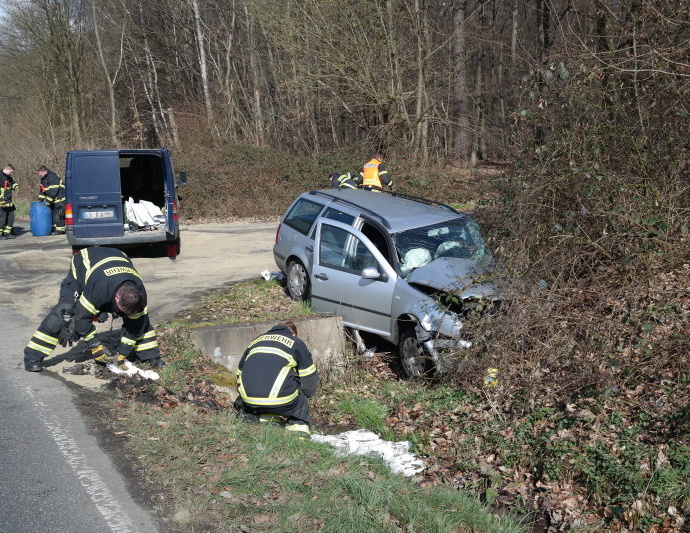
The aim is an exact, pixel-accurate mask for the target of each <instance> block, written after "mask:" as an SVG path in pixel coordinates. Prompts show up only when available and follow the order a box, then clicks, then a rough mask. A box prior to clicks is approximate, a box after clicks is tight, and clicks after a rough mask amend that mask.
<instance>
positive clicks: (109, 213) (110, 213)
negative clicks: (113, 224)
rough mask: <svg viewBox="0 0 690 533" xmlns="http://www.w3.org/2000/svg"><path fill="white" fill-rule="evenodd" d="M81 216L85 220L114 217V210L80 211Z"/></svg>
mask: <svg viewBox="0 0 690 533" xmlns="http://www.w3.org/2000/svg"><path fill="white" fill-rule="evenodd" d="M81 217H82V218H83V219H86V220H94V219H100V218H115V210H113V209H107V210H105V211H82V212H81Z"/></svg>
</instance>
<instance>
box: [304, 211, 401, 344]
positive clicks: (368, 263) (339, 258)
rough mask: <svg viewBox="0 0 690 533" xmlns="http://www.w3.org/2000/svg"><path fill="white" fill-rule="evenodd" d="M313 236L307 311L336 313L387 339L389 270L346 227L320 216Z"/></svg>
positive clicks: (378, 255) (391, 278) (391, 282)
mask: <svg viewBox="0 0 690 533" xmlns="http://www.w3.org/2000/svg"><path fill="white" fill-rule="evenodd" d="M315 236H316V239H315V247H316V251H317V253H316V254H315V255H314V265H313V267H312V271H311V275H310V281H311V305H312V309H313V310H314V311H316V312H321V313H333V314H336V315H340V316H341V317H342V318H343V322H344V323H345V324H346V325H347V326H351V327H356V328H358V329H362V330H364V331H370V332H372V333H376V334H377V335H381V336H383V337H390V334H391V331H390V330H391V305H392V298H393V291H394V288H395V283H396V280H397V274H396V273H395V271H394V270H393V268H392V267H391V266H390V265H389V264H388V263H387V262H386V260H385V259H384V257H383V255H381V252H379V251H378V249H377V248H376V247H375V246H374V244H373V243H372V242H371V241H370V240H369V239H368V238H367V237H365V236H364V235H363V234H362V233H361V232H360V231H358V230H356V229H354V228H353V227H352V226H349V225H346V224H343V223H341V222H336V221H334V220H324V219H320V220H319V222H318V225H317V228H316V235H315Z"/></svg>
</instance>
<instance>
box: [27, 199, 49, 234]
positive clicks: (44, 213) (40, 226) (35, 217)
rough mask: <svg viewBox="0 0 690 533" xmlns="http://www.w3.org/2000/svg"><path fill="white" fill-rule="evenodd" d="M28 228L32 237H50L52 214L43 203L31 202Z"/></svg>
mask: <svg viewBox="0 0 690 533" xmlns="http://www.w3.org/2000/svg"><path fill="white" fill-rule="evenodd" d="M29 226H30V227H31V233H32V234H33V236H34V237H45V236H46V235H50V231H51V230H52V229H53V213H52V211H51V210H50V207H48V206H47V205H46V204H45V203H44V202H31V207H30V208H29Z"/></svg>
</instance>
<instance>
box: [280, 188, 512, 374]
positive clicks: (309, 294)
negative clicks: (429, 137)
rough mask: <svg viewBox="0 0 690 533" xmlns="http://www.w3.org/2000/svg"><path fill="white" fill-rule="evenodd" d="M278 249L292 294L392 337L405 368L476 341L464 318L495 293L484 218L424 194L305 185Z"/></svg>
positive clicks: (428, 369) (435, 363)
mask: <svg viewBox="0 0 690 533" xmlns="http://www.w3.org/2000/svg"><path fill="white" fill-rule="evenodd" d="M273 256H274V259H275V262H276V265H277V266H278V268H279V269H280V270H281V271H282V272H283V273H284V274H285V276H286V284H287V291H288V293H289V294H290V296H291V297H292V298H293V299H295V300H309V301H310V302H311V307H312V309H313V311H315V312H318V313H332V314H335V315H339V316H341V317H342V320H343V323H344V324H345V326H347V327H349V328H352V329H353V330H354V331H355V332H356V333H358V332H359V331H366V332H370V333H374V334H376V335H379V336H381V337H383V338H384V339H386V340H387V341H389V342H392V343H394V344H396V345H397V346H398V351H399V354H400V359H401V363H402V368H403V371H404V372H405V374H406V375H407V376H409V377H422V376H428V375H430V374H432V373H434V372H444V371H446V370H448V368H447V364H446V362H445V361H444V359H445V357H444V354H445V353H451V352H452V351H454V350H455V351H457V349H458V348H467V347H469V346H471V343H470V340H468V339H464V338H463V336H462V329H463V321H464V318H465V317H466V316H467V314H468V313H470V312H473V311H475V310H485V311H491V310H494V309H495V308H496V307H497V305H498V302H499V294H498V292H499V291H498V289H497V285H496V284H495V283H494V282H493V281H491V278H492V276H491V272H492V264H493V263H492V257H491V253H490V251H489V249H488V248H487V246H486V244H485V243H484V240H483V239H482V237H481V234H480V230H479V226H478V224H477V223H476V222H475V221H474V220H472V219H471V218H470V217H469V216H467V215H465V214H463V213H460V212H458V211H456V210H455V209H453V208H451V207H449V206H447V205H444V204H441V203H438V202H434V201H431V200H426V199H423V198H416V197H411V196H407V195H402V194H398V193H389V192H385V191H384V192H374V191H366V190H352V189H345V190H320V191H309V192H305V193H303V194H301V195H300V196H299V197H298V198H297V199H296V200H295V201H294V202H293V203H292V205H291V206H290V207H289V208H288V210H287V212H286V213H285V215H284V216H283V217H282V219H281V222H280V225H279V227H278V230H277V232H276V242H275V245H274V247H273Z"/></svg>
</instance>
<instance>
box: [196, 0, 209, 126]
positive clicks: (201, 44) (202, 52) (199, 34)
mask: <svg viewBox="0 0 690 533" xmlns="http://www.w3.org/2000/svg"><path fill="white" fill-rule="evenodd" d="M191 3H192V12H193V14H194V32H195V35H196V43H197V53H198V54H199V69H200V71H201V86H202V89H203V91H204V104H205V106H206V119H207V120H208V125H209V126H210V127H212V126H213V105H212V103H211V91H210V89H209V83H208V66H207V64H206V44H205V39H204V33H203V31H202V29H201V13H200V12H199V2H198V0H191Z"/></svg>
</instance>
